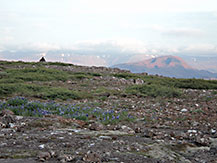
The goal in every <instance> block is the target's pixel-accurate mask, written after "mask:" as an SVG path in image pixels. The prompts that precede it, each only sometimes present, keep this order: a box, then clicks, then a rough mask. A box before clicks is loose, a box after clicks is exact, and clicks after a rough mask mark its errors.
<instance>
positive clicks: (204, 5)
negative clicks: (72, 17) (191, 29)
mask: <svg viewBox="0 0 217 163" xmlns="http://www.w3.org/2000/svg"><path fill="white" fill-rule="evenodd" d="M195 4H196V5H195ZM216 5H217V3H216V1H215V0H207V1H204V0H182V1H174V0H163V1H161V0H152V1H150V0H118V1H117V0H109V1H106V0H91V1H89V0H80V1H79V3H75V2H74V1H71V2H69V6H70V11H71V12H72V13H73V14H74V13H98V14H99V13H101V14H103V13H108V14H111V13H115V14H117V13H146V12H207V11H216V7H215V6H216ZM78 6H79V7H78Z"/></svg>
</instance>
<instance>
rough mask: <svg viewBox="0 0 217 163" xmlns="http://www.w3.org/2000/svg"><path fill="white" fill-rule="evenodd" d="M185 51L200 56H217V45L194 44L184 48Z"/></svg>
mask: <svg viewBox="0 0 217 163" xmlns="http://www.w3.org/2000/svg"><path fill="white" fill-rule="evenodd" d="M182 51H183V53H187V54H194V55H195V54H196V55H200V56H215V55H216V56H217V45H214V44H192V45H189V46H188V47H185V48H183V50H182Z"/></svg>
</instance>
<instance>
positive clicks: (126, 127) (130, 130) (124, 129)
mask: <svg viewBox="0 0 217 163" xmlns="http://www.w3.org/2000/svg"><path fill="white" fill-rule="evenodd" d="M121 131H124V132H127V133H129V134H135V131H134V130H133V129H132V128H130V127H128V126H121Z"/></svg>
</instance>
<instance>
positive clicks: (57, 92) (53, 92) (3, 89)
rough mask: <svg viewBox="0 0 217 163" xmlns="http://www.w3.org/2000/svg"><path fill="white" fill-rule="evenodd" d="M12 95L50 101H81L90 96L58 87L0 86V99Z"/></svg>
mask: <svg viewBox="0 0 217 163" xmlns="http://www.w3.org/2000/svg"><path fill="white" fill-rule="evenodd" d="M14 95H18V96H21V95H22V96H25V97H35V98H41V99H52V100H54V99H62V100H66V99H81V98H89V97H90V95H88V94H86V93H84V92H77V91H71V90H68V89H66V88H60V87H48V86H39V85H35V84H24V83H19V84H16V83H9V84H0V96H1V97H2V96H3V97H4V96H14Z"/></svg>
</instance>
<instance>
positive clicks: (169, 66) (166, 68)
mask: <svg viewBox="0 0 217 163" xmlns="http://www.w3.org/2000/svg"><path fill="white" fill-rule="evenodd" d="M112 67H113V68H120V69H126V70H130V71H131V72H133V73H142V72H147V73H148V74H158V75H162V76H167V77H176V78H217V74H216V73H211V72H209V71H205V70H197V69H194V68H192V67H191V66H189V65H188V64H187V63H186V62H185V61H184V60H183V59H181V58H180V57H177V56H161V57H157V58H152V59H148V60H144V61H140V62H136V63H123V64H118V65H114V66H112Z"/></svg>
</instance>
